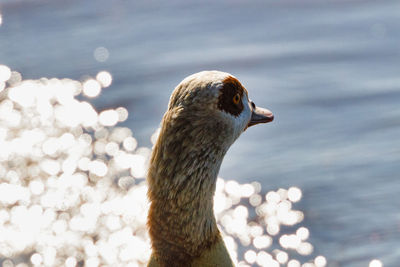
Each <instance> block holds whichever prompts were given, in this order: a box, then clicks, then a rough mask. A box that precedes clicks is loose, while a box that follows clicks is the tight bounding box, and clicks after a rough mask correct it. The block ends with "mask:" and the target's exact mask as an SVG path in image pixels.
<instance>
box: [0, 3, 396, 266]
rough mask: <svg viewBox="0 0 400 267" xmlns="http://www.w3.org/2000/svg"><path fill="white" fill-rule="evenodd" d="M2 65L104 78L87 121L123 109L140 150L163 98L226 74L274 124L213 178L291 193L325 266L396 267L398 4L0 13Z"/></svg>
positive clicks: (59, 8)
mask: <svg viewBox="0 0 400 267" xmlns="http://www.w3.org/2000/svg"><path fill="white" fill-rule="evenodd" d="M0 14H1V18H2V24H1V26H0V63H1V64H5V65H7V66H9V67H10V68H12V69H13V70H17V71H19V72H20V73H22V75H23V77H24V78H25V79H28V78H35V79H36V78H40V77H43V76H45V77H58V78H63V77H68V78H73V79H83V78H84V77H85V75H96V73H97V72H99V71H101V70H107V71H109V72H110V73H111V74H112V76H113V84H112V86H111V87H109V88H107V89H105V90H104V91H103V93H102V94H101V96H100V97H99V98H96V99H95V100H94V103H95V105H96V107H97V108H98V109H100V110H101V109H106V108H111V107H118V106H124V107H126V108H127V109H128V110H129V113H130V117H129V119H128V120H127V121H126V122H125V125H126V126H128V127H130V128H131V129H132V130H133V135H134V136H135V137H136V138H137V139H138V141H139V144H140V145H142V146H147V147H150V146H151V143H150V136H151V134H152V133H153V132H154V131H155V130H156V129H157V127H158V124H159V122H160V120H161V118H162V114H163V112H164V111H165V109H166V107H167V103H168V99H169V95H170V93H171V91H172V90H173V88H174V87H175V86H176V85H177V84H178V83H179V82H180V81H181V80H182V79H183V78H184V77H186V76H187V75H189V74H191V73H194V72H197V71H201V70H205V69H218V70H223V71H226V72H230V73H232V74H233V75H235V76H236V77H238V78H239V79H240V81H241V82H242V84H243V85H244V86H245V87H246V88H247V89H248V91H249V96H250V98H252V100H253V101H254V102H255V103H256V104H257V105H259V106H262V107H267V108H269V109H270V110H272V111H273V112H274V114H275V121H274V122H273V123H271V124H267V125H260V126H257V127H254V128H250V129H249V130H247V131H246V132H245V133H244V134H243V135H242V136H241V138H240V139H239V140H238V141H237V142H236V143H235V144H234V146H233V147H232V148H231V149H230V151H229V152H228V154H227V156H226V158H225V161H224V163H223V165H222V167H221V172H220V176H222V177H224V178H226V179H235V180H237V181H239V182H241V183H244V182H251V181H259V182H260V183H261V184H262V186H263V188H264V189H266V190H270V189H271V190H276V189H278V188H279V187H285V188H287V187H290V186H297V187H299V188H301V189H302V191H303V200H302V202H300V204H299V205H298V208H299V209H300V210H302V211H303V212H304V213H305V221H304V223H303V225H304V226H306V227H307V228H308V229H310V241H311V243H312V244H313V245H314V250H315V252H316V253H317V254H322V255H324V256H325V257H326V258H327V260H328V266H368V264H369V262H370V261H371V260H372V259H379V260H380V261H381V262H382V263H383V264H384V266H398V260H399V259H400V241H399V240H400V198H399V197H398V196H399V193H400V182H399V178H400V175H399V173H400V166H399V165H400V2H399V1H379V2H378V1H361V0H360V1H355V0H354V1H350V0H347V1H312V0H310V1H294V0H293V1H288V0H284V1H253V2H248V1H202V2H200V1H168V2H166V1H165V2H162V1H122V0H121V1H105V0H98V1H57V0H54V1H41V0H38V1H28V0H26V1H24V0H20V1H12V0H6V1H5V0H3V1H0Z"/></svg>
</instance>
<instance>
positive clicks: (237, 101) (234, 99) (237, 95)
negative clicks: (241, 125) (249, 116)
mask: <svg viewBox="0 0 400 267" xmlns="http://www.w3.org/2000/svg"><path fill="white" fill-rule="evenodd" d="M239 101H240V95H239V94H236V95H235V96H234V97H233V103H234V104H235V105H237V104H239Z"/></svg>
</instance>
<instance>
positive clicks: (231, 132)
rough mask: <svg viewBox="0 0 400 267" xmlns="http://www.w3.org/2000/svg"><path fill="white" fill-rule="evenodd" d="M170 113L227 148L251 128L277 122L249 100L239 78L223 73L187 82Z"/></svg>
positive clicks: (177, 92) (210, 73)
mask: <svg viewBox="0 0 400 267" xmlns="http://www.w3.org/2000/svg"><path fill="white" fill-rule="evenodd" d="M168 111H169V112H172V113H174V115H175V116H176V117H175V119H177V120H179V119H182V120H183V121H186V122H187V125H186V127H192V130H193V131H196V128H204V129H207V130H209V132H208V133H205V135H208V136H210V135H211V136H213V137H214V138H215V136H216V135H218V136H219V137H218V138H217V140H218V141H221V144H224V145H225V146H227V147H229V146H230V145H231V144H232V143H233V142H234V141H235V140H236V139H237V138H238V137H239V136H240V134H241V133H242V132H243V131H245V130H246V129H247V128H248V127H250V126H253V125H256V124H258V123H267V122H271V121H272V120H273V119H274V116H273V114H272V112H271V111H269V110H268V109H264V108H259V107H257V106H256V105H255V104H254V102H253V101H251V100H250V99H249V96H248V92H247V90H246V89H245V87H244V86H242V84H241V83H240V82H239V80H238V79H237V78H235V77H234V76H233V75H231V74H229V73H226V72H220V71H202V72H199V73H195V74H193V75H190V76H188V77H187V78H185V79H184V80H183V81H182V82H181V83H180V84H179V85H178V86H177V87H176V88H175V90H174V92H173V93H172V95H171V99H170V102H169V106H168ZM188 118H190V119H189V120H188ZM164 123H165V121H164ZM181 126H184V125H181ZM214 143H215V142H214Z"/></svg>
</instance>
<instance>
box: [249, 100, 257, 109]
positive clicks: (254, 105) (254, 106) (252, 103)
mask: <svg viewBox="0 0 400 267" xmlns="http://www.w3.org/2000/svg"><path fill="white" fill-rule="evenodd" d="M250 103H251V107H252V108H253V109H255V108H256V104H254V102H253V101H250Z"/></svg>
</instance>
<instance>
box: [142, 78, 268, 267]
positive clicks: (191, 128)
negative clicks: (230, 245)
mask: <svg viewBox="0 0 400 267" xmlns="http://www.w3.org/2000/svg"><path fill="white" fill-rule="evenodd" d="M273 119H274V115H273V113H272V112H271V111H270V110H268V109H265V108H260V107H257V106H256V105H255V104H254V102H252V101H251V100H250V99H249V97H248V92H247V90H246V88H245V87H244V86H243V85H242V84H241V83H240V82H239V80H238V79H237V78H236V77H235V76H233V75H231V74H229V73H226V72H222V71H201V72H198V73H195V74H192V75H190V76H188V77H186V78H185V79H183V80H182V82H180V83H179V84H178V86H177V87H176V88H175V89H174V91H173V92H172V95H171V97H170V100H169V104H168V108H167V111H166V112H165V114H164V116H163V118H162V121H161V126H160V133H159V136H158V138H157V141H156V142H155V145H154V147H153V151H152V154H151V157H150V161H149V168H148V173H147V183H148V192H147V196H148V199H149V202H150V208H149V212H148V217H147V226H148V232H149V236H150V240H151V247H152V252H151V256H150V260H149V262H148V265H147V266H149V267H158V266H160V267H166V266H168V267H172V266H174V267H175V266H177V267H180V266H182V267H183V266H185V267H187V266H192V267H196V266H210V267H211V266H215V267H217V266H218V267H225V266H227V267H228V266H234V264H233V261H232V259H231V257H230V256H229V253H228V251H227V248H226V246H225V244H224V241H223V239H222V236H221V233H220V231H219V230H218V226H217V223H216V219H215V216H214V211H213V197H214V192H215V188H216V180H217V176H218V172H219V169H220V166H221V163H222V160H223V158H224V156H225V154H226V152H227V151H228V149H229V147H230V146H231V145H232V144H233V143H234V142H235V140H236V139H237V138H238V137H239V136H240V134H241V133H243V132H244V131H245V130H246V129H247V128H248V127H250V126H253V125H256V124H259V123H268V122H271V121H272V120H273Z"/></svg>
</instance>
